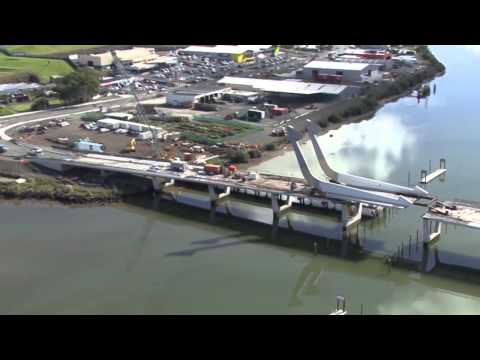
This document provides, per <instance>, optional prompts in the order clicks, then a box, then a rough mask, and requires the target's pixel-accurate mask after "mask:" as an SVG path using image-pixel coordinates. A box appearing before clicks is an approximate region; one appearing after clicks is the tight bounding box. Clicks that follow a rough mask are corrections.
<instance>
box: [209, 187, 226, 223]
mask: <svg viewBox="0 0 480 360" xmlns="http://www.w3.org/2000/svg"><path fill="white" fill-rule="evenodd" d="M230 191H231V188H230V186H227V188H226V189H225V192H223V193H220V194H217V193H216V191H215V186H213V185H208V195H209V197H210V223H211V224H213V223H214V222H215V214H216V213H217V208H218V206H219V205H220V204H221V203H222V202H223V201H225V200H226V199H227V198H228V196H229V195H230ZM229 212H230V210H229V209H228V207H227V213H229Z"/></svg>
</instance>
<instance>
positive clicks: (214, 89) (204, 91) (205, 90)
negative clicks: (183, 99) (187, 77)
mask: <svg viewBox="0 0 480 360" xmlns="http://www.w3.org/2000/svg"><path fill="white" fill-rule="evenodd" d="M225 90H229V89H228V88H225V87H220V86H206V87H201V88H187V89H178V90H174V91H173V92H172V93H170V94H176V95H193V96H196V95H209V94H211V93H218V92H223V91H225ZM170 94H167V96H168V95H170Z"/></svg>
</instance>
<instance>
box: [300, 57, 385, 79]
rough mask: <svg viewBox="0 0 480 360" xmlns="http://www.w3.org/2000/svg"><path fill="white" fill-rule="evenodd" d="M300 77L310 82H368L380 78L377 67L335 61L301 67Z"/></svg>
mask: <svg viewBox="0 0 480 360" xmlns="http://www.w3.org/2000/svg"><path fill="white" fill-rule="evenodd" d="M302 77H303V78H304V79H305V80H310V81H312V80H313V81H324V82H336V83H340V82H343V81H346V82H370V81H371V80H372V79H377V78H381V74H380V73H379V71H378V65H374V64H368V63H350V62H336V61H312V62H310V63H308V64H307V65H305V66H304V67H303V71H302Z"/></svg>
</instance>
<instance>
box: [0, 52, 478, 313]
mask: <svg viewBox="0 0 480 360" xmlns="http://www.w3.org/2000/svg"><path fill="white" fill-rule="evenodd" d="M432 51H433V52H434V54H435V55H436V56H437V57H438V58H439V59H440V61H442V62H443V63H444V64H445V66H446V67H447V73H446V75H445V76H443V77H441V78H438V79H435V80H434V83H435V84H436V88H437V91H436V94H435V95H432V96H430V98H429V99H428V101H422V102H420V104H419V103H418V102H417V99H416V98H404V99H401V100H399V101H397V102H395V103H391V104H388V105H386V106H385V107H384V108H383V109H382V110H380V111H379V112H378V114H377V115H376V116H375V117H374V118H373V119H371V120H368V121H363V122H361V123H357V124H350V125H346V126H343V127H342V128H340V129H339V130H335V131H332V132H331V133H329V134H326V135H325V136H322V137H321V139H320V140H321V144H322V147H323V148H324V150H325V152H326V155H327V157H328V160H329V162H330V163H331V165H332V167H333V168H336V169H337V170H339V171H345V172H350V173H354V174H357V175H362V176H369V177H375V178H377V179H381V180H386V181H391V182H395V183H399V184H404V185H407V183H408V178H409V175H408V174H409V173H410V182H411V183H412V184H413V183H416V182H417V181H418V180H419V177H420V170H421V169H427V170H428V169H429V166H430V162H431V167H432V169H435V168H437V167H438V165H439V164H438V163H439V159H440V158H445V159H446V164H447V169H448V172H447V176H446V179H445V181H444V182H440V181H438V180H436V181H435V182H433V183H432V184H430V185H429V186H428V190H429V191H430V192H432V193H434V194H436V195H438V196H439V197H440V198H441V199H444V200H450V199H455V198H456V199H468V200H476V201H480V190H479V188H478V187H476V184H477V182H478V181H477V179H479V178H480V163H479V162H480V160H479V158H478V156H476V155H477V151H476V150H477V149H476V145H477V144H478V134H479V133H480V125H479V120H480V116H479V112H478V109H477V106H478V103H479V100H480V97H479V95H478V92H477V91H476V86H477V84H478V83H479V81H480V72H478V71H477V69H478V67H479V66H480V47H476V46H433V47H432ZM330 135H333V136H330ZM305 149H306V151H307V156H308V159H309V162H310V163H311V164H312V167H313V168H314V169H315V171H316V172H318V173H320V169H319V166H318V165H317V164H315V161H314V154H313V149H312V148H311V145H310V144H306V145H305ZM307 149H308V150H307ZM260 169H261V170H262V171H267V172H275V173H282V174H285V175H300V171H299V169H298V166H297V163H296V160H295V156H294V154H293V153H286V154H284V155H282V156H281V157H280V158H276V159H272V160H270V161H267V162H265V163H263V164H261V165H259V170H260ZM176 194H177V197H178V199H180V200H182V199H183V200H184V201H185V202H190V203H191V202H195V204H196V205H198V206H200V207H204V208H206V207H207V206H208V204H207V199H206V197H205V196H204V195H205V194H204V193H203V194H202V193H197V192H193V191H192V192H189V193H188V194H186V192H185V191H181V190H179V191H177V193H176ZM187 196H188V198H189V199H190V200H188V201H187V200H186V199H187ZM192 198H193V199H194V200H191V199H192ZM228 205H229V209H230V211H231V212H232V213H233V214H234V215H239V216H242V217H245V218H250V219H253V218H255V219H257V220H260V221H261V222H263V223H265V224H269V223H271V219H272V215H271V210H270V209H269V208H268V207H266V206H255V207H252V206H251V205H248V206H247V204H245V202H243V201H239V200H232V201H230V202H229V203H228ZM222 209H223V207H222ZM423 211H424V209H423V208H414V207H412V208H409V209H405V210H398V211H394V212H391V213H389V214H387V216H386V218H384V219H382V220H379V221H378V220H377V221H367V222H364V223H363V224H362V226H361V227H360V229H359V238H360V244H361V247H362V248H363V249H365V250H368V251H369V252H372V253H373V255H376V256H366V255H362V254H360V253H359V252H358V251H356V250H355V249H350V247H349V249H350V250H348V251H347V253H345V252H343V250H342V249H344V248H342V247H341V245H340V244H341V241H340V240H333V241H332V243H328V245H329V247H328V249H327V243H326V242H321V241H320V240H319V244H320V245H319V254H316V255H315V254H314V252H313V250H312V244H313V241H314V240H312V239H313V238H311V237H310V236H308V235H304V234H301V233H299V232H289V231H288V230H286V229H281V230H280V235H279V239H277V240H271V239H270V237H269V234H270V227H269V226H268V225H262V224H256V223H253V222H250V221H248V220H240V219H237V218H234V217H229V216H226V217H222V216H220V217H217V219H216V220H215V222H216V225H213V224H212V223H211V222H209V213H208V211H205V210H200V209H195V208H191V207H184V206H181V205H178V204H174V203H171V202H166V201H163V200H158V199H157V200H153V199H137V200H132V201H131V202H129V204H128V205H127V204H123V205H120V206H114V207H87V208H85V207H79V208H72V207H63V206H59V205H54V204H43V203H25V202H19V203H12V202H4V203H1V204H0V219H2V220H0V222H1V224H2V236H1V238H0V290H1V293H2V296H1V297H0V313H4V314H32V313H33V314H36V313H40V314H71V313H74V314H326V313H329V312H330V311H332V310H333V308H334V306H335V297H336V296H337V295H342V296H345V298H346V300H347V308H348V310H349V312H350V313H352V314H359V313H360V312H361V309H363V313H365V314H473V313H475V314H476V313H480V282H479V281H478V280H479V279H480V276H478V275H476V273H475V269H480V248H479V240H480V238H479V235H480V234H479V233H478V232H475V231H473V230H468V229H462V228H454V227H453V226H449V227H448V228H447V229H446V232H445V231H443V232H442V235H441V240H440V242H439V243H438V245H437V246H436V247H435V249H436V250H433V251H432V253H431V254H430V253H429V254H427V258H428V263H427V265H428V266H427V267H428V268H429V269H430V270H431V271H430V272H428V273H426V272H419V271H415V270H409V269H405V268H397V267H394V268H392V269H390V268H389V267H388V266H387V265H385V264H384V259H383V256H385V255H389V254H392V253H393V252H394V251H396V250H397V249H398V247H399V246H400V245H401V244H402V243H404V244H408V241H409V238H410V236H412V246H411V249H410V251H411V253H410V254H411V255H410V257H411V258H412V259H415V260H419V259H420V258H421V257H422V251H421V247H417V246H416V231H417V229H420V230H421V216H422V214H423ZM289 219H290V222H291V225H292V226H293V227H294V228H295V229H296V230H301V231H303V232H307V233H317V234H318V233H320V234H323V235H324V236H326V237H333V238H335V234H336V230H335V229H336V227H337V225H338V223H337V220H336V218H335V217H334V216H327V215H311V214H305V213H301V212H293V213H292V214H291V215H290V216H289ZM283 225H284V226H286V225H285V221H284V222H283ZM405 251H406V250H405ZM359 254H360V255H359ZM450 265H455V266H457V268H458V269H459V270H458V271H457V272H458V273H459V274H461V275H460V276H457V277H455V278H453V277H452V276H450V275H449V274H450V271H449V270H448V271H447V270H445V271H437V270H436V269H450V267H449V266H450ZM472 269H473V270H472ZM462 274H469V275H468V276H466V275H465V276H464V275H462Z"/></svg>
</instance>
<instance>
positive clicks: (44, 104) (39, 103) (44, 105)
mask: <svg viewBox="0 0 480 360" xmlns="http://www.w3.org/2000/svg"><path fill="white" fill-rule="evenodd" d="M49 106H50V104H49V103H48V99H47V98H44V97H41V98H38V99H37V100H35V101H34V103H33V104H32V106H30V110H32V111H37V110H45V109H48V107H49Z"/></svg>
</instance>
